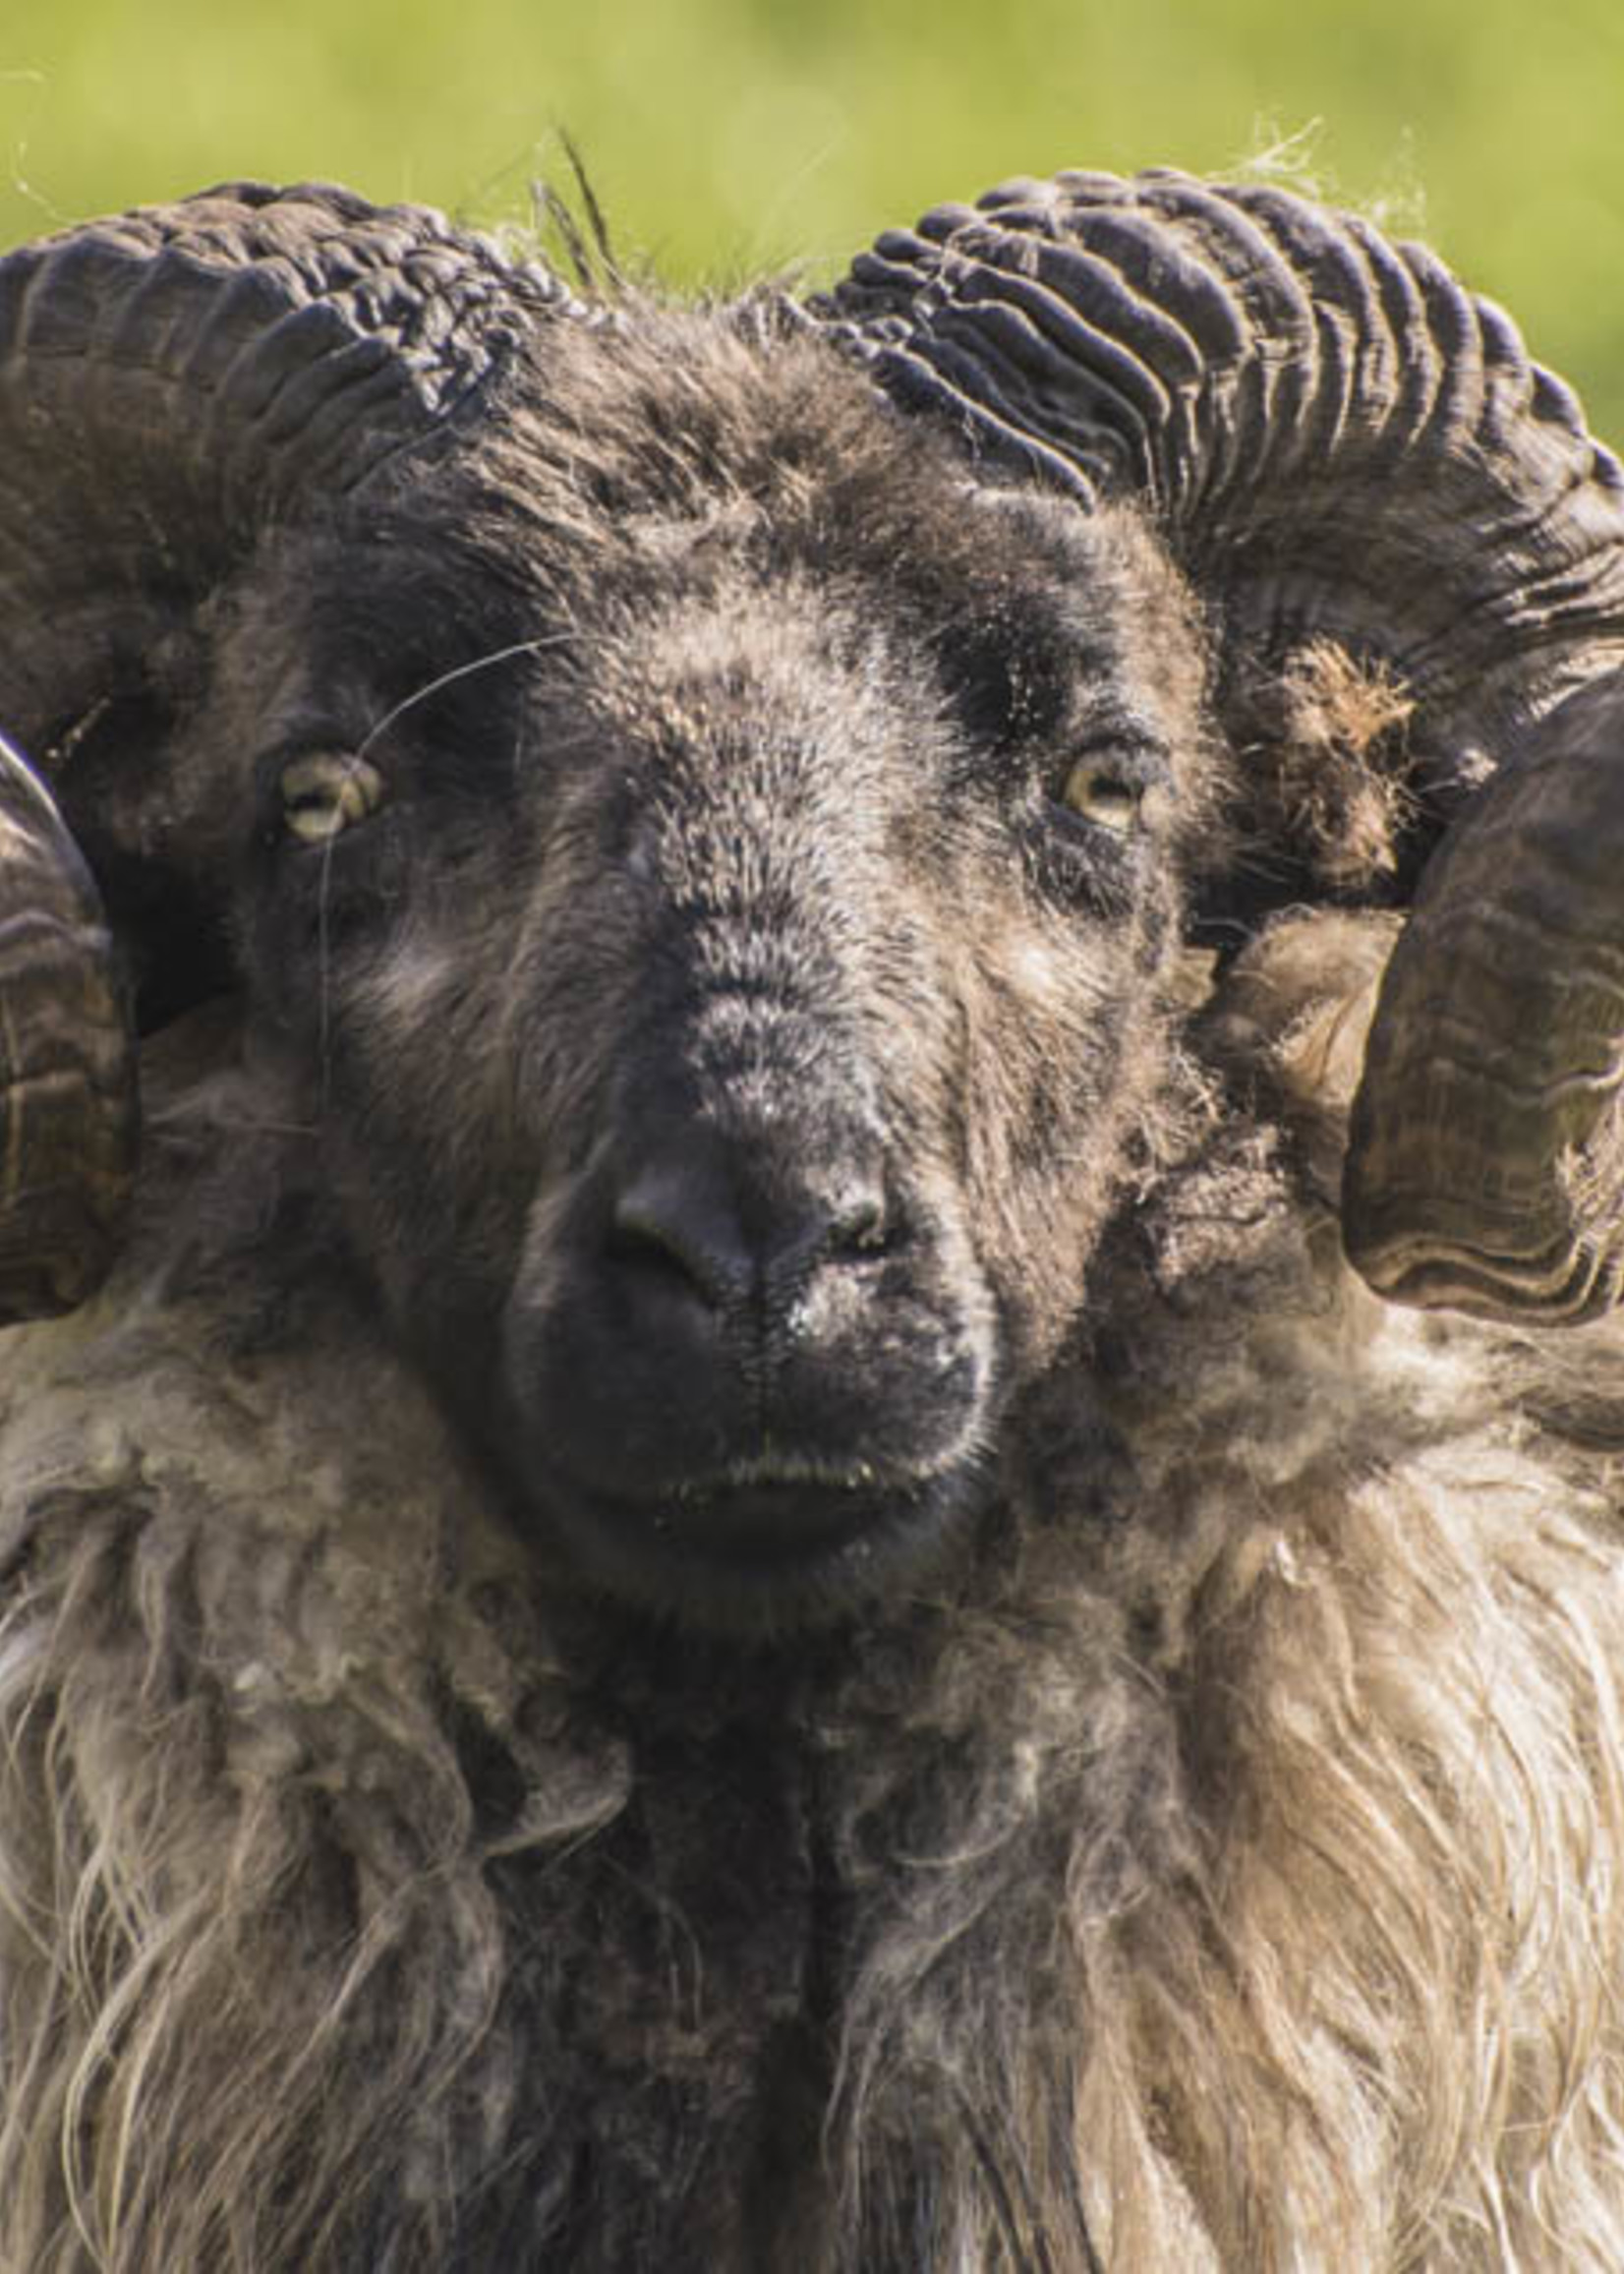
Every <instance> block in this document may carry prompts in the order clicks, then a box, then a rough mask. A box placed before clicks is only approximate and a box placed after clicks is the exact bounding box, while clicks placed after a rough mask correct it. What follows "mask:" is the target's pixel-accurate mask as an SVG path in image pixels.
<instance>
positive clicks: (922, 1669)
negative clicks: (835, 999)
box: [0, 916, 1624, 2274]
mask: <svg viewBox="0 0 1624 2274" xmlns="http://www.w3.org/2000/svg"><path fill="white" fill-rule="evenodd" d="M1389 938H1390V928H1389V927H1388V926H1387V925H1386V924H1385V923H1384V922H1383V921H1382V920H1381V919H1374V918H1368V919H1367V918H1353V917H1346V916H1333V917H1325V918H1303V919H1298V920H1296V921H1292V922H1287V923H1284V924H1281V925H1278V926H1277V927H1275V929H1274V930H1273V931H1272V932H1270V933H1267V934H1265V936H1264V938H1263V939H1262V941H1261V942H1260V943H1259V944H1258V945H1257V946H1256V947H1255V948H1253V949H1252V950H1251V951H1249V952H1248V955H1247V958H1245V959H1243V960H1242V962H1241V963H1240V964H1239V965H1238V966H1237V967H1236V968H1235V969H1234V970H1233V971H1232V972H1230V973H1229V974H1228V975H1226V977H1225V978H1224V980H1223V982H1222V984H1221V985H1220V987H1219V990H1218V992H1217V994H1216V995H1215V997H1214V999H1213V1001H1212V1002H1211V1003H1210V1004H1209V1005H1208V1006H1207V1008H1206V1010H1205V1011H1204V1012H1203V1013H1201V1014H1200V1015H1199V1016H1198V1017H1197V1018H1196V1019H1195V1020H1193V1021H1192V1023H1191V1028H1190V1033H1191V1055H1190V1057H1189V1064H1188V1066H1187V1068H1186V1071H1185V1074H1184V1075H1183V1076H1182V1077H1181V1082H1182V1088H1181V1096H1180V1099H1179V1101H1178V1104H1179V1110H1178V1112H1177V1113H1172V1112H1170V1113H1169V1115H1168V1121H1167V1126H1168V1129H1169V1131H1173V1130H1175V1129H1176V1130H1178V1131H1180V1132H1182V1135H1181V1136H1180V1137H1179V1138H1178V1141H1177V1143H1176V1144H1175V1143H1174V1140H1173V1138H1172V1137H1168V1138H1167V1139H1166V1140H1165V1141H1166V1142H1167V1143H1168V1144H1169V1145H1171V1146H1172V1147H1173V1157H1171V1158H1167V1159H1164V1160H1163V1161H1162V1163H1161V1165H1160V1166H1159V1167H1158V1168H1157V1169H1156V1170H1155V1172H1154V1173H1153V1174H1151V1173H1149V1172H1147V1176H1146V1181H1145V1188H1144V1191H1143V1193H1142V1195H1141V1196H1140V1200H1139V1204H1138V1205H1137V1207H1136V1208H1134V1209H1133V1210H1131V1211H1126V1212H1125V1213H1124V1214H1123V1215H1122V1216H1121V1217H1120V1219H1119V1220H1118V1222H1117V1223H1116V1225H1115V1226H1114V1228H1113V1230H1112V1232H1111V1233H1110V1234H1109V1236H1108V1238H1107V1240H1106V1243H1105V1246H1104V1248H1103V1250H1102V1252H1101V1254H1100V1255H1099V1256H1098V1258H1097V1259H1096V1266H1095V1271H1094V1275H1093V1278H1092V1280H1091V1283H1090V1288H1089V1301H1088V1304H1087V1306H1086V1308H1085V1311H1084V1312H1083V1315H1082V1317H1081V1319H1080V1320H1079V1322H1078V1325H1077V1327H1076V1330H1075V1334H1074V1337H1073V1342H1072V1344H1071V1346H1070V1347H1069V1348H1068V1349H1067V1350H1066V1351H1065V1352H1064V1353H1063V1354H1062V1356H1061V1357H1060V1359H1059V1360H1058V1361H1057V1363H1056V1364H1055V1365H1054V1367H1053V1368H1052V1369H1051V1370H1050V1371H1049V1373H1048V1374H1047V1376H1046V1377H1045V1378H1044V1379H1043V1380H1042V1381H1041V1382H1040V1383H1039V1384H1038V1385H1037V1386H1036V1387H1035V1388H1034V1389H1033V1390H1031V1391H1030V1392H1029V1393H1028V1395H1027V1397H1026V1399H1025V1402H1024V1405H1023V1407H1022V1410H1021V1411H1020V1413H1019V1414H1018V1415H1017V1416H1016V1417H1015V1426H1014V1427H1012V1429H1011V1430H1010V1432H1009V1439H1010V1443H1011V1445H1012V1446H1013V1447H1017V1448H1018V1451H1012V1452H1011V1453H1010V1454H1009V1456H1008V1457H1007V1461H1006V1467H1005V1473H1004V1478H1003V1489H1002V1491H1001V1493H1000V1495H999V1498H998V1504H997V1506H996V1507H995V1509H994V1510H993V1511H992V1513H991V1514H990V1516H989V1518H988V1520H987V1522H986V1525H985V1526H984V1528H983V1531H982V1534H981V1536H980V1537H979V1539H978V1540H977V1542H976V1543H975V1545H974V1546H973V1549H972V1550H970V1551H969V1552H968V1553H967V1555H966V1558H965V1560H964V1562H963V1563H962V1565H960V1566H958V1567H957V1568H956V1569H955V1570H954V1571H952V1572H950V1573H948V1574H946V1575H944V1576H943V1577H942V1579H941V1580H940V1582H939V1583H938V1584H937V1586H936V1587H935V1588H934V1590H933V1591H931V1592H929V1593H927V1594H921V1595H919V1596H917V1597H916V1598H915V1599H913V1600H911V1601H909V1602H908V1603H903V1604H900V1605H893V1606H891V1607H890V1608H888V1609H887V1610H885V1611H884V1612H881V1611H875V1612H873V1613H871V1614H869V1615H868V1616H867V1617H866V1618H865V1620H864V1621H863V1622H862V1623H860V1624H859V1625H858V1626H857V1627H856V1628H855V1629H854V1630H845V1631H841V1632H840V1633H836V1634H830V1635H826V1636H821V1637H810V1638H805V1639H804V1640H803V1641H802V1642H800V1643H798V1644H797V1645H796V1647H795V1648H794V1650H793V1651H792V1652H788V1653H784V1654H782V1655H780V1656H774V1655H772V1654H769V1653H764V1652H759V1651H755V1652H753V1651H749V1650H745V1649H743V1648H741V1647H734V1646H728V1645H725V1644H723V1643H721V1642H714V1641H713V1642H708V1641H704V1640H701V1639H699V1638H696V1637H692V1636H682V1635H679V1634H674V1633H669V1632H666V1631H663V1630H661V1629H660V1628H658V1627H656V1626H653V1625H649V1624H644V1623H640V1622H637V1621H634V1620H632V1619H630V1618H629V1617H627V1616H625V1615H623V1614H620V1613H617V1612H615V1611H614V1610H613V1609H612V1608H610V1607H608V1606H604V1605H600V1604H597V1603H591V1602H588V1601H584V1600H582V1599H581V1598H579V1597H578V1596H577V1595H575V1594H574V1593H572V1592H571V1591H570V1589H569V1588H568V1587H567V1585H566V1584H565V1583H564V1581H563V1579H562V1577H561V1575H560V1574H559V1573H558V1572H556V1571H554V1570H551V1569H550V1568H549V1567H548V1565H547V1564H546V1562H545V1560H543V1559H540V1558H539V1557H538V1554H537V1552H536V1551H535V1549H534V1548H533V1547H532V1548H527V1549H525V1550H524V1551H523V1552H522V1553H521V1551H520V1549H519V1548H518V1546H517V1545H515V1543H514V1542H513V1541H512V1540H511V1539H510V1537H509V1536H508V1534H507V1533H506V1531H505V1529H504V1527H503V1526H502V1524H501V1522H500V1521H499V1519H498V1518H497V1516H496V1515H495V1514H494V1513H493V1508H492V1503H491V1495H490V1492H489V1488H488V1487H487V1486H486V1485H485V1483H484V1481H483V1479H482V1478H481V1476H480V1475H479V1474H478V1473H477V1471H476V1470H475V1469H474V1468H472V1467H471V1466H470V1464H469V1461H468V1458H467V1457H466V1456H465V1455H464V1454H463V1453H462V1452H460V1451H459V1450H458V1448H457V1446H456V1445H455V1443H454V1442H453V1441H452V1440H451V1439H450V1438H449V1436H448V1435H447V1433H446V1432H445V1430H444V1429H443V1426H442V1425H441V1423H440V1421H439V1419H438V1418H437V1416H436V1414H435V1412H434V1411H433V1409H432V1408H431V1407H430V1406H429V1404H428V1403H427V1401H426V1400H425V1398H424V1395H423V1393H422V1391H421V1390H420V1389H419V1388H418V1386H417V1385H416V1383H415V1381H414V1378H413V1376H412V1375H411V1373H410V1372H409V1370H407V1369H406V1368H405V1367H404V1366H403V1365H402V1364H400V1363H399V1362H397V1361H396V1360H395V1359H394V1358H393V1357H392V1356H391V1355H390V1354H389V1353H388V1352H387V1351H386V1350H384V1349H382V1348H380V1347H379V1346H378V1345H377V1342H376V1340H375V1339H374V1338H373V1336H372V1335H371V1334H370V1332H369V1331H368V1330H367V1329H366V1327H365V1324H364V1322H363V1320H362V1319H361V1317H360V1316H359V1315H358V1313H357V1312H356V1311H355V1309H354V1308H353V1299H352V1297H351V1295H350V1293H349V1291H348V1290H347V1288H346V1287H345V1285H344V1283H343V1282H342V1280H341V1279H340V1278H339V1277H337V1276H336V1275H335V1274H334V1273H333V1272H332V1271H331V1270H330V1269H323V1267H322V1257H323V1255H324V1254H326V1253H327V1248H326V1246H325V1245H324V1235H323V1222H322V1215H321V1208H320V1203H319V1195H316V1194H314V1193H312V1192H309V1191H303V1190H301V1189H300V1186H299V1182H298V1180H297V1179H296V1178H293V1177H290V1175H289V1173H288V1167H287V1162H286V1159H285V1157H284V1151H283V1144H282V1140H281V1139H279V1138H278V1137H277V1136H276V1135H275V1133H273V1132H268V1131H262V1130H261V1131H259V1132H258V1133H256V1132H255V1131H254V1130H253V1129H252V1127H251V1125H252V1124H253V1122H254V1119H255V1113H254V1106H255V1094H256V1093H255V1081H256V1076H255V1073H254V1070H253V1069H252V1068H243V1069H239V1070H237V1071H236V1072H234V1073H232V1074H230V1075H229V1076H221V1075H218V1074H213V1075H206V1076H204V1075H201V1074H200V1073H199V1071H198V1067H199V1066H204V1067H206V1066H209V1065H215V1064H217V1062H218V1036H217V1035H211V1036H210V1037H209V1038H208V1043H207V1047H206V1048H202V1047H200V1048H199V1049H198V1051H197V1054H196V1060H197V1063H196V1064H189V1063H188V1062H187V1061H186V1058H185V1054H184V1051H182V1050H179V1049H177V1050H176V1063H174V1064H172V1065H170V1066H168V1067H167V1068H166V1067H165V1066H164V1065H162V1064H158V1065H155V1066H154V1068H153V1069H152V1073H151V1079H150V1080H149V1084H148V1090H149V1097H150V1101H151V1105H152V1109H153V1110H152V1119H153V1122H154V1125H155V1128H156V1130H157V1133H158V1136H157V1141H156V1142H155V1144H154V1146H153V1147H152V1153H153V1158H152V1162H151V1165H150V1168H149V1171H148V1175H149V1189H148V1192H147V1194H146V1195H145V1199H144V1206H143V1210H142V1212H141V1217H140V1221H141V1222H142V1224H143V1226H144V1232H143V1236H142V1240H141V1242H140V1244H138V1246H137V1248H136V1249H135V1251H134V1252H133V1253H132V1254H131V1256H130V1258H129V1260H128V1262H127V1264H126V1265H125V1266H124V1269H123V1273H122V1276H121V1279H120V1280H119V1281H118V1282H117V1283H115V1285H114V1286H113V1287H112V1288H111V1289H110V1290H109V1291H108V1293H107V1295H106V1296H105V1298H104V1299H102V1300H101V1302H99V1303H98V1304H97V1305H96V1306H94V1307H92V1308H91V1309H90V1310H88V1311H87V1312H85V1313H83V1314H81V1315H80V1316H79V1317H77V1318H75V1319H74V1320H72V1321H69V1322H65V1323H63V1324H61V1325H57V1326H52V1327H48V1328H33V1329H28V1330H25V1331H22V1332H19V1333H18V1334H17V1335H16V1336H15V1337H14V1338H13V1341H12V1349H11V1354H10V1358H9V1363H8V1369H7V1373H6V1378H5V1382H4V1385H3V1387H0V1426H3V1428H4V1431H5V1436H6V1443H7V1448H8V1451H7V1462H6V1469H5V1476H4V1480H3V1483H0V1554H3V1557H4V1564H3V1569H4V1573H5V1580H4V1603H5V1613H4V1623H3V1626H0V1724H3V1728H4V1740H3V1745H0V2108H3V2110H4V2115H3V2118H0V2268H4V2270H5V2274H91V2270H92V2269H94V2270H96V2274H173V2269H175V2268H177V2267H199V2268H204V2267H206V2268H208V2269H210V2270H214V2269H218V2270H220V2274H284V2270H286V2274H292V2269H294V2268H296V2267H297V2268H299V2269H301V2274H340V2270H344V2274H353V2269H355V2268H356V2267H358V2266H367V2267H376V2268H378V2269H388V2270H389V2274H430V2270H431V2269H465V2270H468V2274H472V2270H473V2269H475V2268H488V2267H493V2266H498V2265H499V2266H502V2267H504V2268H514V2269H524V2268H538V2269H539V2268H541V2267H544V2266H547V2267H555V2266H568V2267H570V2268H572V2269H581V2270H583V2274H609V2270H610V2269H618V2270H621V2274H623V2270H624V2269H626V2268H628V2267H631V2266H638V2265H660V2266H662V2267H664V2268H671V2269H677V2270H679V2274H680V2270H683V2269H691V2270H692V2274H699V2269H701V2268H705V2269H709V2270H713V2274H729V2270H731V2274H745V2270H746V2269H749V2270H752V2274H754V2270H757V2269H765V2270H768V2274H775V2270H781V2269H782V2270H784V2274H787V2269H789V2268H791V2267H793V2268H795V2269H797V2270H799V2274H857V2270H858V2269H859V2268H860V2269H863V2274H876V2270H879V2274H903V2270H904V2269H906V2270H908V2274H914V2270H918V2269H933V2268H934V2269H942V2270H944V2274H945V2270H946V2269H949V2268H953V2269H959V2268H967V2267H974V2268H977V2269H984V2270H985V2274H997V2270H999V2269H1005V2270H1008V2274H1015V2269H1017V2268H1018V2269H1027V2268H1038V2269H1047V2270H1052V2274H1093V2270H1095V2269H1098V2268H1102V2267H1111V2268H1119V2269H1123V2268H1133V2267H1144V2266H1168V2267H1173V2266H1177V2267H1179V2268H1181V2269H1185V2268H1188V2269H1191V2270H1196V2269H1201V2268H1210V2269H1223V2270H1225V2274H1235V2270H1239V2269H1243V2268H1244V2269H1246V2270H1247V2274H1288V2269H1289V2270H1290V2274H1318V2270H1321V2269H1322V2270H1324V2274H1331V2270H1332V2269H1341V2268H1345V2267H1348V2266H1358V2267H1361V2268H1369V2269H1373V2270H1374V2269H1380V2270H1383V2274H1401V2270H1402V2274H1421V2270H1428V2274H1441V2270H1443V2269H1446V2268H1447V2269H1452V2270H1453V2269H1469V2268H1474V2267H1479V2268H1483V2269H1488V2268H1502V2267H1506V2266H1517V2267H1519V2268H1525V2269H1533V2268H1538V2267H1549V2268H1556V2267H1561V2268H1563V2269H1566V2270H1574V2269H1579V2270H1584V2269H1594V2270H1595V2274H1601V2270H1602V2269H1610V2268H1615V2267H1616V2266H1618V2265H1619V2264H1620V2263H1624V2128H1621V2127H1624V2081H1621V2080H1624V2027H1621V2017H1620V2014H1619V2012H1618V2001H1617V1993H1616V1990H1615V1987H1614V1978H1613V1967H1612V1953H1614V1952H1616V1950H1617V1949H1618V1948H1619V1946H1620V1939H1621V1934H1624V1871H1621V1870H1620V1858H1621V1856H1624V1782H1621V1778H1620V1764H1621V1763H1624V1702H1621V1698H1620V1684H1619V1669H1620V1668H1621V1667H1624V1579H1621V1567H1620V1562H1619V1558H1618V1555H1617V1545H1618V1544H1617V1540H1616V1537H1615V1534H1616V1516H1615V1511H1614V1503H1615V1498H1616V1493H1615V1490H1614V1483H1613V1480H1614V1458H1615V1452H1614V1450H1613V1449H1615V1448H1616V1445H1617V1444H1618V1443H1620V1442H1624V1398H1621V1397H1620V1394H1619V1392H1618V1390H1617V1387H1616V1384H1617V1382H1618V1380H1619V1379H1620V1378H1621V1376H1620V1373H1619V1370H1618V1356H1619V1349H1618V1345H1619V1335H1618V1332H1617V1330H1616V1329H1615V1328H1614V1327H1612V1326H1610V1325H1603V1326H1596V1327H1591V1328H1586V1329H1583V1330H1579V1331H1577V1332H1575V1333H1571V1334H1569V1335H1567V1336H1565V1337H1563V1338H1561V1339H1560V1341H1559V1343H1558V1344H1555V1345H1540V1344H1539V1343H1537V1342H1536V1341H1534V1340H1530V1339H1528V1338H1525V1337H1522V1336H1519V1335H1516V1334H1512V1333H1508V1332H1504V1331H1501V1330H1498V1329H1493V1328H1489V1327H1486V1326H1481V1325H1478V1324H1475V1323H1472V1322H1467V1321H1453V1320H1435V1319H1419V1318H1414V1317H1411V1316H1408V1315H1405V1314H1401V1313H1398V1312H1391V1311H1389V1310H1386V1309H1384V1308H1383V1307H1382V1306H1380V1305H1379V1304H1378V1303H1377V1302H1376V1301H1375V1300H1374V1299H1373V1298H1372V1297H1370V1296H1368V1295H1367V1294H1365V1293H1364V1292H1363V1290H1362V1289H1361V1288H1359V1286H1358V1285H1357V1284H1356V1283H1355V1282H1354V1280H1353V1279H1352V1277H1351V1275H1350V1274H1349V1273H1348V1272H1347V1270H1346V1267H1345V1266H1344V1265H1343V1263H1342V1261H1341V1258H1340V1254H1339V1253H1338V1249H1337V1242H1336V1231H1335V1222H1334V1216H1333V1214H1332V1209H1331V1199H1332V1197H1333V1196H1334V1167H1335V1158H1334V1155H1335V1146H1336V1141H1337V1138H1336V1133H1337V1131H1338V1129H1339V1126H1340V1115H1341V1110H1342V1106H1343V1104H1344V1103H1345V1093H1346V1086H1347V1082H1346V1068H1347V1065H1348V1064H1349V1063H1350V1062H1351V1058H1352V1059H1353V1060H1357V1048H1358V1039H1359V1034H1360V1031H1361V1024H1362V1019H1363V1013H1364V1011H1365V1010H1366V1009H1367V1003H1368V996H1369V991H1370V988H1371V986H1372V985H1373V981H1374V977H1375V976H1376V975H1377V974H1379V968H1380V962H1381V958H1382V954H1383V952H1384V950H1385V946H1386V944H1387V941H1388V939H1389ZM250 1258H255V1259H257V1260H256V1261H255V1263H254V1268H253V1269H252V1270H251V1269H249V1268H248V1264H249V1260H250ZM268 1258H274V1259H275V1260H274V1262H271V1261H269V1260H267V1259H268ZM134 1385H139V1387H137V1386H134ZM1609 1448H1613V1449H1609Z"/></svg>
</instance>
